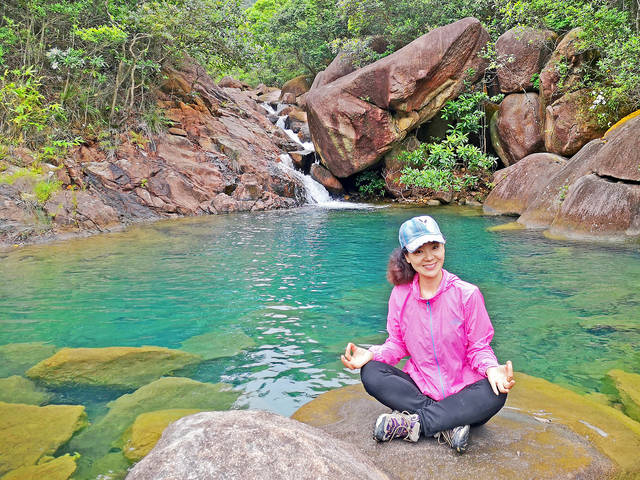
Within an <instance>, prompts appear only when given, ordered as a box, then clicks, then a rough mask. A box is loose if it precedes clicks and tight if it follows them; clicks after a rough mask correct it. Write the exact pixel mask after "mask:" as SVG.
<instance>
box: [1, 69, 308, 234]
mask: <svg viewBox="0 0 640 480" xmlns="http://www.w3.org/2000/svg"><path fill="white" fill-rule="evenodd" d="M166 75H167V80H166V82H165V84H164V85H163V87H162V90H161V91H160V92H159V94H158V97H159V100H158V106H159V108H160V109H161V110H162V111H163V115H164V116H165V117H166V118H168V119H169V120H171V122H172V123H173V125H172V127H171V129H170V130H169V131H167V132H165V133H161V134H157V135H152V136H151V137H150V138H148V139H147V137H146V136H145V135H144V134H142V133H140V132H137V133H136V132H133V134H132V133H130V132H125V133H123V134H121V135H120V136H118V137H117V138H111V139H109V141H110V142H111V143H112V145H111V146H109V148H106V147H104V145H102V146H100V145H99V144H90V145H84V146H82V147H80V148H78V149H77V150H76V151H74V152H73V154H72V155H70V157H69V158H67V159H65V160H64V164H65V168H63V169H61V170H59V171H58V172H56V175H57V176H58V179H60V180H61V181H62V182H63V190H62V191H60V192H58V193H57V194H55V195H54V196H53V197H52V198H50V199H49V200H48V201H47V203H46V204H45V205H44V206H43V208H42V210H43V211H44V213H45V215H46V216H47V217H49V218H50V219H51V222H38V219H37V218H34V213H33V210H34V208H35V207H36V205H34V204H29V203H28V202H25V201H23V200H22V199H21V198H20V196H19V192H16V191H15V189H12V188H8V187H10V186H2V185H0V213H2V215H1V216H0V218H2V220H0V243H8V242H10V241H16V240H17V241H23V240H24V239H25V238H27V239H29V238H36V237H37V236H38V235H42V234H43V233H42V232H43V231H44V232H45V233H46V234H48V235H58V234H65V235H67V234H70V233H74V232H86V231H90V232H99V231H106V230H112V229H115V228H119V227H121V226H123V225H126V224H129V223H132V222H136V221H143V220H151V219H157V218H165V217H173V216H180V215H203V214H215V213H222V212H232V211H233V212H235V211H255V210H265V209H275V208H290V207H295V206H299V205H301V204H302V203H304V201H305V198H304V186H303V185H302V184H301V182H300V181H299V180H297V179H296V178H295V177H293V176H291V175H290V174H289V173H287V171H286V170H285V169H282V168H279V167H278V166H277V163H278V162H279V156H280V155H281V154H282V153H283V148H285V147H286V146H287V145H288V144H289V139H288V137H286V135H285V134H284V133H283V132H281V131H280V129H279V128H277V127H275V126H274V125H272V124H271V123H270V122H269V120H268V119H267V118H266V116H265V112H264V109H262V107H260V106H259V105H258V104H257V103H256V101H255V100H253V99H252V98H251V97H250V96H249V93H245V92H244V91H241V90H240V88H238V85H237V84H235V83H234V82H231V81H230V80H229V81H225V82H222V83H223V85H229V87H226V88H221V87H220V86H218V85H216V84H215V82H214V81H213V80H212V79H211V78H210V77H209V76H208V75H206V72H205V71H204V69H203V68H202V67H200V66H198V65H197V64H195V63H194V62H193V61H191V63H189V62H187V63H185V64H184V65H183V66H181V67H180V68H176V69H168V70H167V72H166ZM276 100H277V96H276ZM137 135H140V136H141V138H142V140H140V139H139V138H138V136H137ZM103 148H104V149H103ZM292 148H293V149H297V145H295V146H293V147H292ZM245 182H247V183H246V184H245ZM247 191H250V192H251V193H250V194H247ZM220 195H222V197H221V198H220V199H217V197H218V196H220ZM218 207H220V208H218Z"/></svg>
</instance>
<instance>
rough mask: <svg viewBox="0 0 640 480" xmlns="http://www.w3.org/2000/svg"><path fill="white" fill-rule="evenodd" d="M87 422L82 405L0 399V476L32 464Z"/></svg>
mask: <svg viewBox="0 0 640 480" xmlns="http://www.w3.org/2000/svg"><path fill="white" fill-rule="evenodd" d="M86 425H87V416H86V413H85V411H84V407H83V406H80V405H48V406H46V407H37V406H35V405H24V404H20V403H4V402H0V439H1V440H0V475H3V474H5V473H7V472H9V471H11V470H15V469H17V468H21V467H29V466H32V465H35V464H36V463H37V462H38V460H40V459H41V458H42V457H43V456H45V455H52V454H53V453H54V452H55V451H56V450H57V449H58V448H59V447H60V446H61V445H64V444H65V443H67V442H68V441H69V439H70V438H71V436H72V435H73V434H74V433H75V432H77V431H78V430H80V429H81V428H83V427H84V426H86Z"/></svg>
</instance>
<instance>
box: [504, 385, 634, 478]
mask: <svg viewBox="0 0 640 480" xmlns="http://www.w3.org/2000/svg"><path fill="white" fill-rule="evenodd" d="M507 405H509V406H512V407H516V408H519V409H521V410H524V411H527V412H529V413H532V414H534V413H536V412H539V411H540V410H541V409H542V410H544V411H545V412H549V413H550V414H551V418H552V421H553V422H556V423H560V424H563V425H566V426H567V427H569V428H570V429H571V430H573V431H574V432H576V433H578V434H579V435H582V436H583V437H587V438H588V439H589V440H590V442H591V443H592V444H593V445H594V446H595V447H596V448H597V449H598V450H600V451H601V452H602V453H604V454H605V455H606V456H607V457H609V458H610V459H611V460H612V461H613V462H614V463H615V464H616V465H617V466H618V467H619V468H620V470H621V472H622V473H625V474H633V475H635V474H638V473H640V456H638V452H639V451H640V423H638V422H636V421H635V420H633V419H632V418H630V417H628V416H626V415H624V414H623V413H622V412H620V411H618V410H616V409H615V408H612V407H609V406H607V405H603V404H601V403H599V402H596V401H593V400H591V399H589V398H588V397H586V396H583V395H579V394H577V393H574V392H572V391H570V390H567V389H565V388H562V387H560V386H558V385H555V384H553V383H551V382H548V381H546V380H543V379H541V378H536V377H531V376H529V375H525V374H523V373H517V374H516V385H515V387H514V388H513V390H512V392H511V393H510V394H509V397H508V399H507ZM583 422H586V423H588V424H589V425H591V426H592V427H595V428H597V429H600V430H602V431H604V432H606V436H603V435H601V434H600V433H598V431H597V430H595V429H594V428H592V427H591V426H589V425H587V424H585V423H583Z"/></svg>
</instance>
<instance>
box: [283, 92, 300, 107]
mask: <svg viewBox="0 0 640 480" xmlns="http://www.w3.org/2000/svg"><path fill="white" fill-rule="evenodd" d="M280 101H281V102H282V103H288V104H289V105H292V104H294V103H296V96H295V95H294V94H293V93H291V92H287V93H285V94H283V95H282V98H281V100H280Z"/></svg>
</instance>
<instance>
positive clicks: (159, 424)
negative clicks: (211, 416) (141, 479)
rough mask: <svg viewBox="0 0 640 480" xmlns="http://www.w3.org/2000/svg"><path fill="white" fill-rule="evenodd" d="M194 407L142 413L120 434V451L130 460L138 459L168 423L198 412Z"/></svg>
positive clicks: (155, 441) (158, 437)
mask: <svg viewBox="0 0 640 480" xmlns="http://www.w3.org/2000/svg"><path fill="white" fill-rule="evenodd" d="M199 412H201V410H194V409H179V408H174V409H169V410H158V411H156V412H148V413H142V414H140V415H138V417H137V418H136V421H135V422H133V425H131V426H130V427H129V428H128V429H127V430H126V431H125V432H124V434H123V435H122V440H121V442H122V444H121V448H122V452H123V453H124V456H125V457H127V459H129V460H130V461H131V462H137V461H140V460H141V459H142V458H143V457H144V456H145V455H146V454H147V453H149V452H150V451H151V449H152V448H153V447H154V446H155V444H156V443H158V440H160V437H161V436H162V432H164V430H165V428H167V426H168V425H169V424H170V423H173V422H175V421H176V420H179V419H180V418H182V417H186V416H187V415H193V414H194V413H199Z"/></svg>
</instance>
